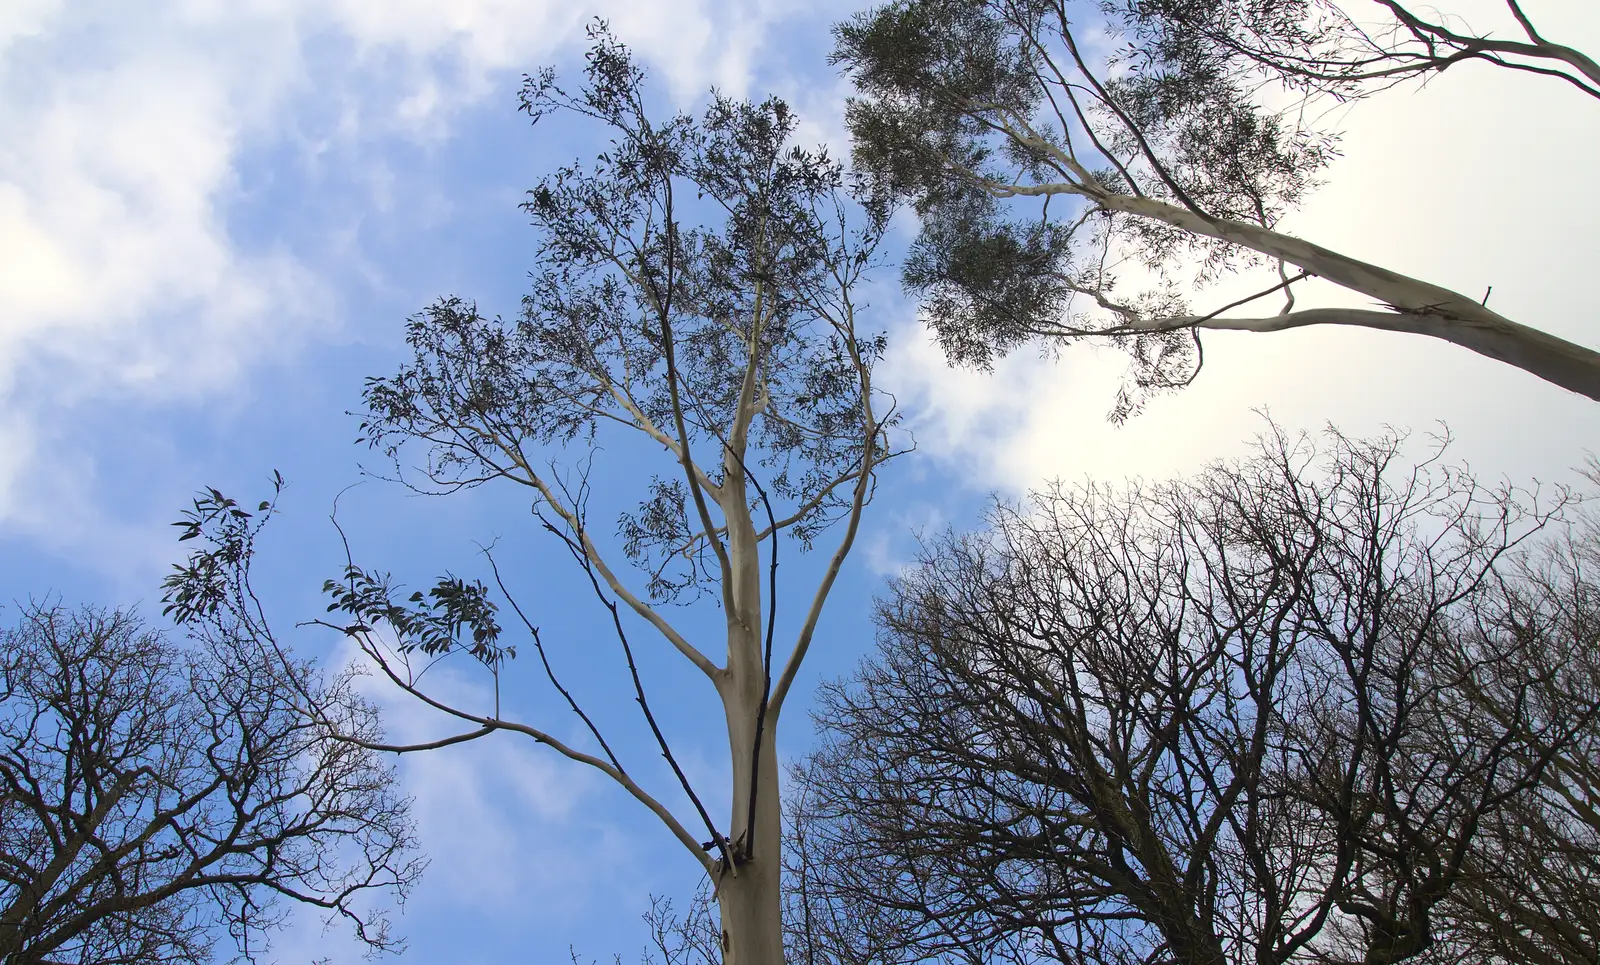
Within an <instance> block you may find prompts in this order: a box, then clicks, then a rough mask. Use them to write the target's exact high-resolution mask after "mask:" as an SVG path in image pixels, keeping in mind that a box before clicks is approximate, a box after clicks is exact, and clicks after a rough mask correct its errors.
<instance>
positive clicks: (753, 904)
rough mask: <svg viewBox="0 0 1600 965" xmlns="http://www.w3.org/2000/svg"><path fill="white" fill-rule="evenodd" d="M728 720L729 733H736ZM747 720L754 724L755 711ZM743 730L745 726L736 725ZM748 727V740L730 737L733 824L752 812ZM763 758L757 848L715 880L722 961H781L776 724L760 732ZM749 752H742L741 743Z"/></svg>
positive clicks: (760, 964)
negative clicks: (720, 926) (774, 728)
mask: <svg viewBox="0 0 1600 965" xmlns="http://www.w3.org/2000/svg"><path fill="white" fill-rule="evenodd" d="M732 723H733V722H732V721H730V727H729V737H736V735H735V733H734V731H735V728H734V727H733V726H732ZM749 723H750V724H751V725H753V724H754V715H753V714H752V715H751V716H750V720H749ZM738 729H739V730H743V729H744V728H738ZM750 736H751V735H750V733H749V732H746V733H745V734H744V740H742V741H740V740H738V739H737V738H736V739H734V740H733V741H731V742H730V746H732V747H733V748H735V752H734V759H733V765H734V766H733V774H734V794H733V808H734V814H733V821H732V824H731V826H732V827H734V828H742V827H743V826H744V824H745V822H746V820H747V818H748V808H749V790H750V755H749V753H748V750H749V748H750V747H751V742H750ZM761 743H762V748H761V764H760V774H759V775H758V785H759V787H760V789H761V793H760V794H759V795H758V796H757V798H756V826H755V831H754V842H755V848H754V854H753V856H752V857H749V858H747V859H741V861H740V863H739V864H738V865H736V866H735V867H734V868H732V869H719V870H720V875H721V876H720V878H718V879H717V880H716V882H715V884H716V889H717V890H716V895H717V906H718V909H719V910H720V911H721V913H722V962H723V965H782V963H783V914H782V892H781V890H780V889H781V884H782V883H781V880H780V871H781V869H782V864H783V863H782V861H781V855H780V853H779V849H780V848H781V846H782V832H781V826H780V823H779V822H780V816H779V814H780V809H779V807H778V762H777V756H778V755H777V748H776V747H775V746H774V742H773V739H772V730H771V729H765V730H764V731H763V733H762V737H761ZM740 748H742V749H744V750H745V751H746V753H744V754H742V755H741V754H740V753H739V751H738V749H740Z"/></svg>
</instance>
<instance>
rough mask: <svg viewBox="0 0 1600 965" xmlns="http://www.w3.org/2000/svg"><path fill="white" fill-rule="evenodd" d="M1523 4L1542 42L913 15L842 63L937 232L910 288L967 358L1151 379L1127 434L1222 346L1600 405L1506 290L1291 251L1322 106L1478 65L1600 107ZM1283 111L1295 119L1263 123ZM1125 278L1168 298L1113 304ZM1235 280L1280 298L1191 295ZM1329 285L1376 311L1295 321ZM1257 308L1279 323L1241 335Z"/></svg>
mask: <svg viewBox="0 0 1600 965" xmlns="http://www.w3.org/2000/svg"><path fill="white" fill-rule="evenodd" d="M1506 2H1507V4H1508V7H1509V11H1510V14H1511V15H1512V16H1513V21H1512V22H1514V23H1515V24H1517V29H1518V30H1520V31H1522V32H1524V33H1525V39H1513V40H1505V39H1497V38H1494V37H1491V36H1488V35H1479V34H1473V33H1471V32H1467V31H1464V30H1463V29H1462V28H1459V27H1454V26H1452V25H1453V24H1455V23H1456V21H1454V20H1451V19H1448V18H1445V17H1443V16H1442V15H1438V16H1435V15H1431V14H1430V15H1429V16H1421V15H1418V14H1415V13H1413V12H1412V11H1410V10H1409V9H1407V8H1406V7H1405V6H1403V5H1401V4H1400V3H1398V2H1396V0H1373V2H1371V3H1365V2H1354V3H1346V4H1342V5H1335V4H1333V3H1331V2H1326V0H1266V2H1256V0H1224V2H1211V0H1206V2H1196V0H1109V2H1106V3H1099V4H1088V3H1084V4H1079V3H1072V2H1068V0H895V2H891V3H886V4H882V5H880V6H877V7H875V8H873V9H872V10H870V11H868V12H865V13H862V14H860V15H858V16H857V17H855V18H854V19H852V20H850V21H848V22H845V23H843V24H840V25H839V26H838V27H837V28H836V33H837V40H838V43H837V47H836V50H835V53H834V57H835V60H836V61H837V62H839V63H841V64H842V65H843V66H844V68H845V70H846V72H847V73H848V75H849V76H850V78H851V79H852V80H853V81H854V83H855V86H856V90H857V93H858V97H857V99H856V100H854V101H853V102H852V103H851V105H850V108H849V112H848V123H849V127H850V130H851V133H852V135H853V137H854V141H855V155H856V160H857V164H858V167H860V168H861V169H863V170H865V171H870V172H873V173H874V174H875V176H876V178H877V180H878V185H879V188H880V189H881V190H883V191H885V192H887V193H891V194H895V195H899V196H904V197H908V198H910V199H912V200H913V201H914V202H915V206H916V209H917V211H918V212H919V213H920V214H921V216H922V229H921V234H920V237H919V238H918V240H917V242H916V244H915V246H914V247H913V249H912V253H911V257H910V258H909V259H908V261H907V263H906V266H905V271H904V277H905V281H906V284H907V286H908V288H909V289H911V290H913V291H915V292H917V293H919V294H920V295H921V296H922V297H923V309H924V313H925V315H926V316H927V318H928V319H929V320H930V322H931V323H932V325H933V327H934V328H935V329H936V330H937V332H938V334H939V337H940V339H941V341H942V343H943V345H944V347H945V349H946V351H947V352H948V354H949V355H950V356H951V357H952V358H953V359H956V360H961V361H967V362H975V363H978V364H985V363H987V362H989V361H990V360H991V359H992V358H993V357H994V356H995V355H996V354H997V353H1002V352H1005V351H1006V350H1008V349H1010V348H1013V347H1015V346H1017V345H1018V344H1021V343H1023V342H1026V341H1029V340H1033V339H1040V338H1042V339H1045V340H1047V341H1053V342H1071V341H1075V340H1079V339H1083V338H1096V337H1105V338H1111V339H1114V340H1116V341H1117V342H1118V343H1120V344H1122V345H1123V346H1124V347H1125V348H1126V349H1127V350H1128V352H1129V353H1130V355H1131V357H1132V366H1131V369H1130V380H1129V383H1128V385H1127V386H1126V387H1125V389H1124V390H1123V392H1122V394H1121V396H1120V397H1119V399H1118V402H1117V406H1116V408H1115V409H1114V410H1113V415H1114V417H1122V416H1126V415H1127V414H1128V413H1129V412H1131V411H1133V410H1135V409H1136V408H1138V406H1139V405H1140V403H1141V400H1142V399H1143V398H1144V397H1145V396H1146V395H1147V394H1148V392H1150V391H1152V390H1157V391H1159V390H1164V389H1171V388H1175V387H1179V386H1182V385H1186V384H1188V383H1189V382H1190V381H1191V380H1192V379H1194V378H1195V376H1196V375H1197V374H1198V372H1199V369H1200V366H1201V363H1202V361H1203V355H1202V352H1201V345H1200V337H1201V333H1202V332H1204V331H1209V330H1222V329H1229V330H1239V331H1254V332H1275V331H1283V330H1287V329H1294V328H1300V327H1303V326H1308V325H1325V324H1331V325H1356V326H1362V327H1366V328H1374V329H1380V330H1386V331H1395V332H1406V333H1413V334H1421V335H1429V336H1432V337H1435V338H1440V339H1444V340H1446V341H1449V342H1452V343H1454V344H1457V345H1460V346H1463V347H1465V348H1468V349H1471V350H1472V351H1474V352H1478V353H1480V354H1482V355H1485V356H1488V357H1490V358H1494V359H1499V360H1501V361H1505V362H1508V363H1510V364H1512V365H1515V366H1518V367H1520V368H1522V369H1524V370H1526V371H1528V372H1530V373H1532V374H1534V375H1536V376H1538V377H1540V378H1542V379H1545V380H1547V381H1550V382H1553V383H1555V384H1556V385H1559V386H1562V387H1564V388H1567V389H1570V390H1572V391H1574V392H1578V393H1581V394H1583V395H1586V396H1589V397H1590V398H1600V354H1597V353H1596V352H1594V351H1592V350H1590V349H1589V348H1586V347H1583V346H1580V345H1576V344H1573V343H1571V342H1569V341H1566V340H1564V339H1561V338H1558V337H1556V336H1553V335H1551V334H1549V333H1547V332H1544V331H1541V330H1539V329H1538V328H1536V327H1533V326H1531V325H1529V324H1527V323H1526V321H1525V320H1516V319H1512V318H1507V317H1505V316H1503V315H1501V314H1499V313H1498V312H1497V311H1495V310H1494V309H1493V308H1491V307H1489V304H1488V294H1487V293H1485V294H1478V293H1476V292H1473V293H1462V292H1457V291H1452V290H1449V289H1447V288H1444V287H1441V286H1438V285H1434V284H1431V283H1429V282H1426V281H1423V280H1420V279H1417V278H1412V277H1409V276H1407V275H1404V274H1402V273H1400V272H1397V271H1394V270H1391V269H1389V268H1386V267H1384V266H1381V265H1375V264H1370V263H1368V262H1365V261H1362V260H1360V259H1358V258H1354V257H1351V256H1350V255H1348V254H1345V253H1342V252H1339V251H1335V250H1332V249H1330V248H1327V247H1324V246H1322V245H1318V244H1316V243H1314V241H1312V240H1307V239H1302V238H1298V237H1295V236H1293V235H1290V234H1287V233H1285V232H1284V231H1282V230H1280V228H1279V224H1280V221H1281V219H1282V218H1283V216H1284V214H1285V212H1287V211H1289V210H1290V209H1291V208H1293V206H1294V205H1295V204H1296V203H1298V202H1299V201H1300V200H1301V199H1303V198H1304V197H1305V195H1306V193H1307V191H1308V190H1310V188H1311V187H1312V186H1313V185H1314V182H1315V178H1316V176H1317V173H1318V171H1319V170H1320V169H1321V168H1322V167H1323V166H1324V165H1325V164H1326V162H1327V161H1328V159H1329V157H1330V154H1331V150H1332V142H1331V140H1330V138H1329V136H1328V135H1327V133H1326V132H1323V131H1318V130H1315V129H1312V128H1309V127H1307V126H1305V125H1304V123H1303V119H1304V118H1305V117H1306V116H1307V115H1308V114H1316V113H1318V112H1317V111H1307V110H1306V98H1316V97H1319V96H1331V97H1334V98H1337V99H1341V100H1345V99H1351V98H1357V97H1361V96H1366V95H1369V94H1374V93H1376V92H1378V91H1380V90H1384V89H1387V88H1388V87H1390V86H1392V85H1394V84H1395V83H1397V82H1399V81H1401V80H1404V79H1406V78H1408V77H1419V76H1420V77H1428V76H1431V75H1433V74H1435V73H1437V72H1439V71H1442V70H1444V69H1446V68H1449V67H1450V66H1451V65H1453V64H1457V63H1462V62H1471V61H1481V62H1488V63H1492V64H1496V65H1499V66H1501V67H1504V68H1507V69H1513V70H1521V71H1527V72H1533V73H1536V74H1541V75H1554V76H1553V79H1552V80H1551V83H1552V84H1554V83H1560V82H1562V81H1565V82H1566V84H1567V86H1575V87H1576V88H1578V89H1579V90H1581V91H1582V92H1584V93H1586V94H1589V95H1592V96H1596V95H1600V68H1596V66H1595V63H1594V61H1593V60H1591V59H1590V58H1589V57H1587V56H1585V55H1584V54H1583V53H1582V52H1580V51H1578V50H1575V49H1574V48H1572V47H1570V46H1567V45H1564V44H1560V43H1557V42H1554V41H1551V40H1548V39H1546V38H1545V37H1544V36H1543V34H1541V33H1540V32H1539V30H1538V29H1537V27H1536V25H1535V24H1534V22H1533V21H1532V20H1531V19H1530V18H1529V16H1528V15H1527V14H1526V13H1525V12H1524V11H1523V10H1522V9H1521V7H1520V6H1519V5H1518V3H1517V0H1506ZM1347 11H1354V12H1353V13H1350V12H1347ZM1367 15H1371V16H1374V17H1377V18H1378V19H1379V21H1380V22H1379V23H1378V24H1377V25H1376V26H1372V25H1368V24H1366V23H1363V22H1361V17H1365V16H1367ZM1107 50H1110V53H1109V54H1107V53H1105V51H1107ZM1263 90H1267V91H1273V90H1276V91H1278V92H1279V96H1277V97H1276V98H1275V99H1276V100H1278V101H1279V102H1280V103H1282V102H1283V101H1284V100H1285V99H1287V101H1288V102H1289V103H1290V105H1291V106H1290V107H1289V108H1288V109H1285V110H1280V109H1276V108H1273V107H1269V106H1266V104H1265V102H1264V100H1263V95H1262V91H1263ZM1489 163H1491V162H1489V161H1487V160H1486V161H1485V164H1486V165H1488V164H1489ZM1486 176H1488V172H1487V170H1486ZM1408 230H1410V229H1408ZM1129 262H1133V263H1134V264H1139V263H1142V264H1143V265H1144V267H1145V268H1148V269H1153V270H1154V272H1155V275H1154V277H1155V278H1156V280H1155V281H1153V282H1151V283H1149V284H1130V283H1128V282H1127V280H1126V278H1123V279H1121V281H1122V284H1120V285H1119V283H1118V282H1119V278H1118V275H1119V274H1124V275H1125V274H1127V273H1128V270H1124V271H1120V272H1119V266H1122V267H1124V268H1126V266H1127V264H1128V263H1129ZM1196 266H1198V267H1196ZM1236 268H1256V269H1260V270H1263V271H1267V272H1271V273H1273V275H1274V277H1271V278H1270V281H1269V279H1268V278H1263V280H1262V286H1261V288H1260V290H1259V291H1258V292H1257V293H1256V294H1254V295H1252V296H1249V297H1246V298H1244V299H1242V300H1239V301H1233V302H1230V303H1228V304H1217V303H1219V302H1222V301H1223V299H1221V298H1216V299H1214V300H1213V302H1212V304H1210V305H1201V306H1194V305H1191V300H1190V298H1189V297H1187V295H1186V293H1185V291H1184V289H1185V286H1186V285H1187V284H1188V283H1190V282H1192V285H1190V287H1193V288H1196V289H1198V290H1202V291H1203V290H1204V288H1205V286H1206V284H1207V283H1209V282H1212V281H1214V280H1215V279H1216V277H1218V275H1219V274H1220V273H1222V272H1225V271H1229V270H1232V269H1236ZM1129 270H1131V269H1129ZM1191 271H1192V274H1190V273H1191ZM1180 276H1181V277H1182V281H1183V283H1180V281H1179V279H1180ZM1313 277H1315V278H1320V279H1323V280H1324V281H1327V282H1331V283H1333V284H1335V285H1338V286H1340V287H1342V288H1343V289H1345V290H1346V291H1348V292H1350V293H1353V294H1355V295H1359V296H1362V297H1363V298H1364V299H1366V300H1368V301H1369V302H1372V303H1376V304H1375V305H1374V306H1373V307H1366V308H1345V307H1333V306H1315V305H1312V306H1308V305H1305V304H1303V303H1297V300H1296V296H1295V293H1296V289H1297V286H1300V287H1303V286H1301V283H1302V282H1304V281H1305V280H1307V279H1309V278H1313ZM1262 299H1275V300H1277V302H1278V307H1277V308H1276V310H1275V311H1269V312H1267V313H1265V314H1256V315H1248V314H1243V313H1242V311H1244V308H1245V306H1246V305H1248V304H1249V303H1252V302H1258V301H1260V300H1262Z"/></svg>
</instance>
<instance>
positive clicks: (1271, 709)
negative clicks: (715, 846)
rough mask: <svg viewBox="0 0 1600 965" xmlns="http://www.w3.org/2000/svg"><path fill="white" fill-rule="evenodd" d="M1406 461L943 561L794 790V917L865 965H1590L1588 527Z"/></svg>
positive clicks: (1040, 505) (840, 696) (1387, 453)
mask: <svg viewBox="0 0 1600 965" xmlns="http://www.w3.org/2000/svg"><path fill="white" fill-rule="evenodd" d="M1398 449H1399V441H1398V440H1397V439H1394V438H1388V439H1383V440H1379V441H1377V442H1373V443H1361V442H1355V441H1352V440H1349V439H1345V438H1342V437H1338V436H1334V437H1333V438H1332V443H1331V445H1330V446H1329V447H1327V449H1326V450H1325V451H1323V452H1321V453H1319V452H1317V451H1316V450H1315V448H1314V447H1313V446H1312V445H1311V444H1310V443H1309V442H1307V441H1306V440H1304V439H1299V440H1290V439H1285V438H1282V437H1281V436H1279V437H1272V438H1270V439H1268V440H1267V441H1266V442H1265V443H1264V444H1263V446H1262V447H1261V450H1260V451H1259V452H1258V453H1257V454H1256V456H1255V457H1254V458H1252V459H1250V460H1248V461H1245V462H1241V463H1235V464H1230V465H1217V466H1214V467H1213V468H1211V469H1210V470H1208V471H1206V472H1204V473H1203V474H1201V475H1199V476H1198V477H1196V478H1194V479H1192V480H1188V481H1180V482H1172V483H1166V484H1160V485H1133V486H1131V487H1130V488H1128V489H1127V490H1126V491H1122V492H1118V491H1113V490H1111V489H1109V488H1106V487H1098V486H1087V485H1086V486H1084V487H1081V488H1076V489H1071V488H1061V487H1057V488H1054V489H1052V490H1050V491H1048V492H1046V493H1043V494H1041V495H1039V496H1038V497H1036V498H1035V499H1034V500H1033V501H1032V502H1031V504H1029V505H1028V506H1027V507H1026V508H1024V507H1006V506H1002V507H999V508H997V509H996V510H994V512H993V515H992V518H991V524H992V527H993V528H992V530H991V531H990V532H987V533H983V534H977V535H972V536H967V537H955V536H949V537H946V538H944V539H941V540H938V541H935V542H933V543H931V544H930V545H928V546H927V548H926V550H925V552H924V555H923V557H922V559H921V562H920V563H919V564H918V565H917V566H916V567H914V568H913V569H912V570H911V571H910V572H909V573H908V574H906V575H905V576H904V577H903V578H901V579H899V580H898V581H896V582H895V583H894V584H893V586H892V588H891V590H890V593H889V596H888V598H887V599H886V600H884V601H883V603H882V606H881V611H880V616H879V620H880V625H881V627H882V636H881V643H880V651H879V653H878V655H877V657H876V659H875V660H873V661H871V662H869V663H867V664H865V665H864V666H863V667H862V668H861V669H860V671H859V672H858V673H857V674H856V675H855V677H854V679H853V680H851V681H849V682H846V683H842V684H838V685H833V686H830V687H829V688H827V689H826V690H825V694H824V701H823V708H822V710H821V711H820V722H821V724H822V725H823V727H824V729H825V730H824V732H825V735H826V742H825V744H824V745H823V746H822V748H821V749H820V750H818V751H817V752H816V753H815V754H814V755H813V757H812V758H811V759H810V760H809V762H808V763H807V764H806V765H805V766H804V767H802V768H801V769H800V770H799V772H798V774H797V777H798V779H799V781H800V784H801V785H802V787H803V792H802V793H803V794H804V800H805V801H806V802H807V806H808V814H807V816H806V819H805V820H804V821H802V822H799V827H801V828H803V829H804V831H805V834H806V838H807V847H808V848H810V849H811V856H810V859H809V861H808V863H807V869H808V881H807V888H808V892H809V894H810V895H811V896H812V898H813V901H815V902H817V909H816V910H815V911H814V912H813V914H817V913H819V912H825V911H826V909H827V907H829V906H837V907H842V908H844V909H847V910H849V911H850V913H852V914H854V915H857V916H858V917H860V918H862V919H863V920H866V921H870V922H873V923H874V924H873V927H872V928H870V929H865V930H862V929H850V928H846V929H843V930H842V931H841V932H840V933H839V935H838V936H837V937H838V938H842V939H844V944H845V945H846V946H853V947H856V948H860V947H863V942H866V941H874V942H878V943H880V945H881V944H882V942H883V941H884V939H885V938H886V937H887V938H891V939H893V940H894V947H890V948H887V949H880V950H879V951H878V952H877V954H876V955H875V959H876V960H880V961H904V960H920V959H927V958H936V959H943V960H951V961H971V962H979V961H985V962H987V961H994V960H1005V961H1016V962H1027V961H1061V962H1080V961H1081V962H1091V961H1092V962H1119V963H1120V962H1127V963H1134V962H1139V963H1161V962H1181V963H1225V962H1254V963H1285V962H1327V963H1334V962H1361V963H1367V965H1377V963H1387V962H1398V961H1402V960H1405V959H1410V958H1415V957H1418V956H1436V957H1437V958H1438V959H1439V960H1440V961H1445V960H1451V961H1458V960H1462V959H1467V960H1479V961H1495V960H1513V961H1540V962H1561V963H1577V962H1592V961H1593V960H1594V959H1593V955H1594V947H1595V946H1594V942H1593V938H1594V936H1595V934H1596V931H1595V928H1596V924H1597V922H1600V918H1597V917H1596V915H1595V905H1594V894H1595V890H1594V881H1595V878H1594V872H1595V868H1596V864H1595V862H1596V859H1597V857H1600V850H1597V845H1600V839H1597V836H1596V834H1595V823H1594V796H1593V794H1594V789H1595V785H1594V783H1593V775H1594V772H1595V767H1596V763H1597V761H1600V758H1597V756H1596V754H1597V750H1600V747H1597V744H1596V741H1597V739H1600V721H1597V715H1600V690H1597V689H1596V687H1595V682H1596V681H1595V678H1594V676H1593V674H1594V669H1595V653H1596V652H1597V647H1596V636H1595V628H1596V625H1597V624H1596V619H1597V617H1600V606H1597V601H1600V597H1597V595H1596V594H1597V590H1600V586H1597V585H1596V584H1595V582H1594V576H1593V571H1592V570H1589V569H1586V568H1584V567H1582V566H1579V565H1577V562H1578V561H1580V560H1585V561H1587V560H1592V559H1593V554H1594V552H1595V549H1594V543H1593V533H1592V532H1591V533H1589V534H1588V535H1586V536H1582V535H1580V536H1577V537H1574V536H1572V534H1571V533H1569V532H1566V531H1565V529H1564V527H1565V525H1566V522H1565V520H1566V519H1567V516H1566V515H1565V514H1570V511H1571V508H1570V503H1569V501H1568V498H1567V497H1566V495H1565V494H1561V493H1558V494H1556V496H1555V498H1554V500H1553V501H1551V500H1546V501H1543V502H1541V500H1540V499H1539V497H1538V495H1537V493H1531V492H1526V491H1522V492H1519V491H1515V490H1513V489H1510V488H1504V487H1502V488H1497V489H1486V488H1483V487H1481V486H1479V485H1478V484H1477V483H1476V482H1475V481H1474V480H1473V479H1472V478H1471V477H1470V476H1469V475H1467V474H1465V473H1464V472H1463V471H1461V470H1459V469H1452V468H1449V467H1447V466H1445V465H1444V464H1443V463H1442V462H1440V461H1439V458H1438V456H1437V455H1436V456H1435V457H1434V458H1433V459H1431V460H1428V461H1426V462H1424V464H1423V465H1421V466H1419V467H1417V468H1414V469H1407V468H1404V467H1402V466H1401V465H1399V460H1398V457H1397V452H1398ZM1541 541H1543V542H1541ZM1541 547H1542V548H1541ZM1541 561H1542V562H1541ZM884 922H887V923H888V924H887V926H885V925H884V924H883V923H884Z"/></svg>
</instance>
